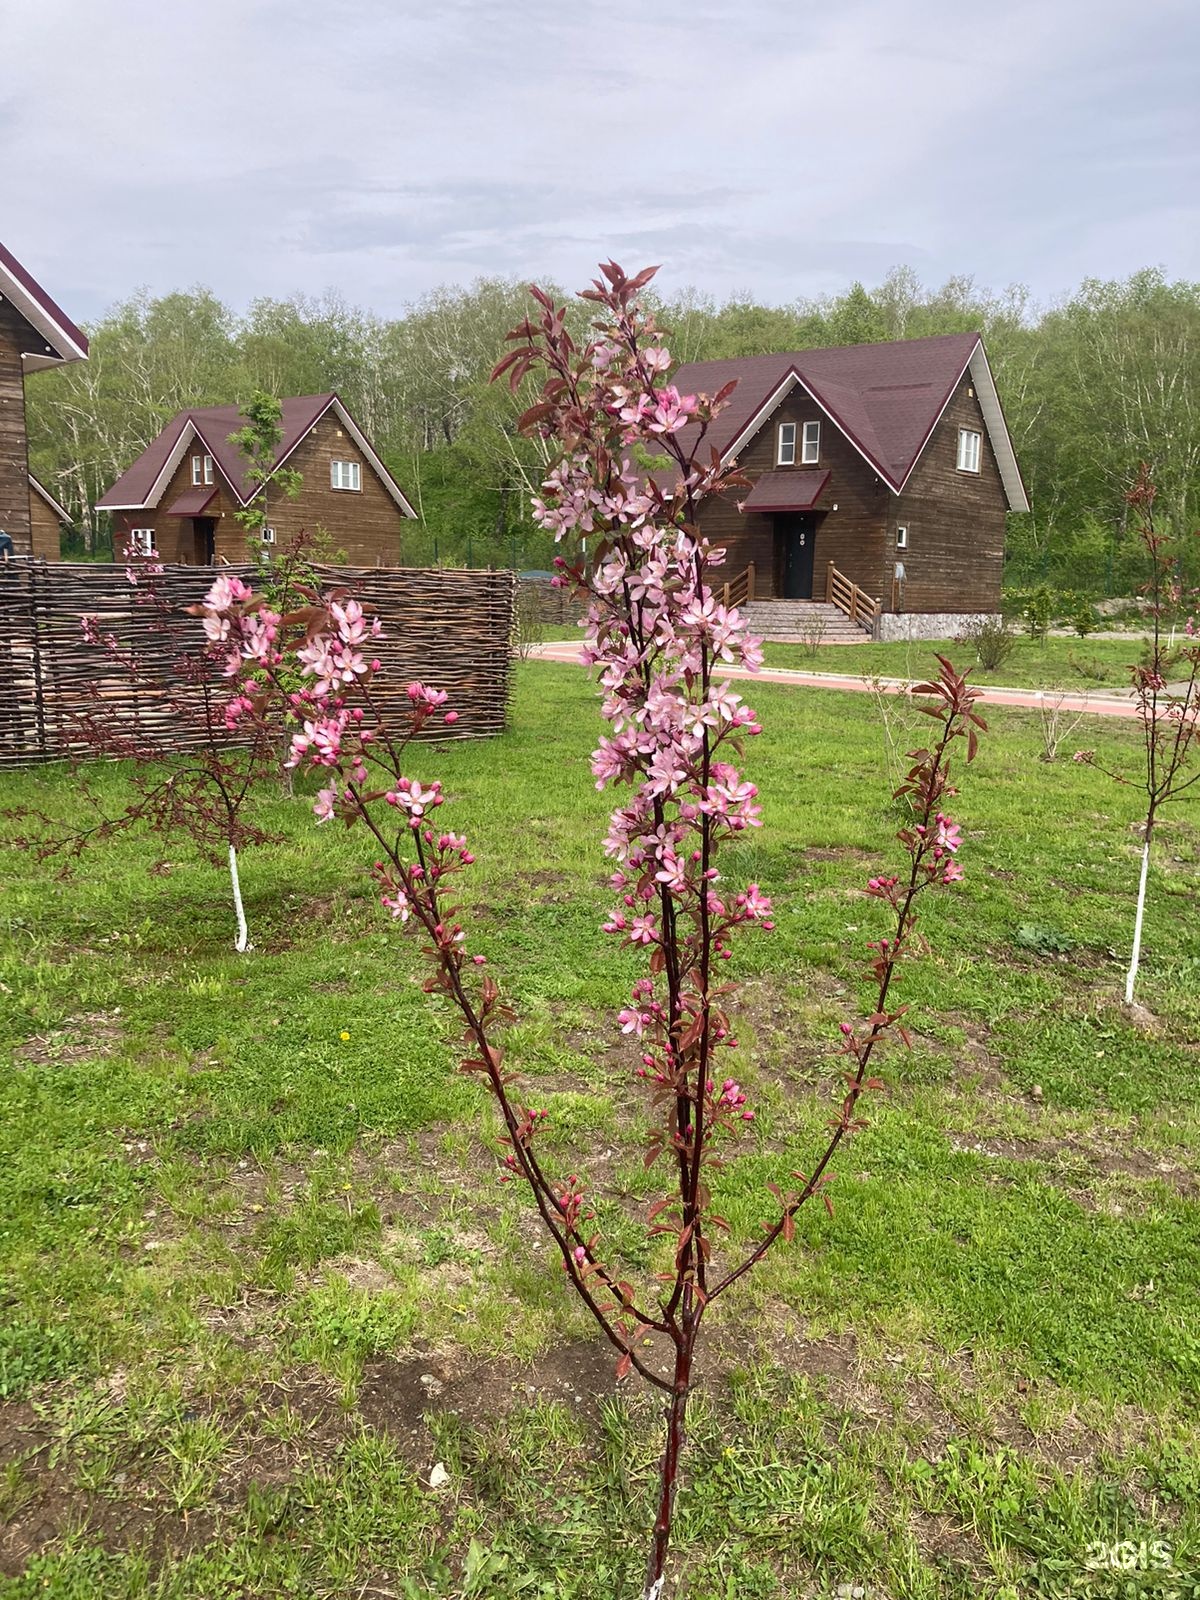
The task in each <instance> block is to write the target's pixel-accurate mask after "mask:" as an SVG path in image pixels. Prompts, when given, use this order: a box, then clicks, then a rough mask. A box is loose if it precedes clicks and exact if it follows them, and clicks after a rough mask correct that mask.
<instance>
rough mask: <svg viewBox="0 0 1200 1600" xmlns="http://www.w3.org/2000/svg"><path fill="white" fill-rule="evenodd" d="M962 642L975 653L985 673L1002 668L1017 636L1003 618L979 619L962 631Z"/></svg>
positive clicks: (1010, 653) (1015, 642) (1014, 647)
mask: <svg viewBox="0 0 1200 1600" xmlns="http://www.w3.org/2000/svg"><path fill="white" fill-rule="evenodd" d="M962 641H963V643H964V644H967V645H970V646H971V648H972V649H973V650H974V651H975V656H976V659H977V660H978V662H979V665H980V666H981V667H982V668H983V670H984V671H985V672H995V671H996V670H997V668H999V667H1002V666H1003V665H1004V663H1005V662H1006V661H1007V660H1008V658H1009V656H1010V655H1012V653H1013V651H1014V650H1015V649H1016V646H1017V636H1016V634H1015V633H1014V632H1013V630H1012V629H1011V628H1010V627H1009V625H1008V623H1007V622H1006V621H1005V620H1004V618H1003V617H980V618H979V619H978V620H977V621H975V622H969V623H968V624H967V626H966V627H965V628H964V629H963V632H962Z"/></svg>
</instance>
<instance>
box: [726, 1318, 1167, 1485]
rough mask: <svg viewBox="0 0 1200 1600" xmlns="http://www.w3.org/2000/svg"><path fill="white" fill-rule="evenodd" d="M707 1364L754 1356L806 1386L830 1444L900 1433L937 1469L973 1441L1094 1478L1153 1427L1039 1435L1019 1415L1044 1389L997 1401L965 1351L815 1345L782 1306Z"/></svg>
mask: <svg viewBox="0 0 1200 1600" xmlns="http://www.w3.org/2000/svg"><path fill="white" fill-rule="evenodd" d="M714 1331H715V1330H714ZM709 1357H710V1359H709V1360H708V1362H707V1363H706V1365H705V1368H704V1369H703V1370H704V1372H705V1374H706V1375H710V1376H715V1374H716V1372H720V1371H726V1372H727V1371H729V1370H731V1369H732V1368H733V1367H734V1366H736V1365H737V1364H738V1361H739V1360H740V1361H741V1362H742V1363H745V1362H746V1361H747V1360H748V1359H754V1358H755V1357H757V1358H759V1359H763V1358H765V1359H767V1360H769V1361H770V1362H771V1363H772V1364H773V1365H774V1366H776V1367H778V1368H780V1369H781V1370H783V1371H785V1372H790V1373H793V1374H796V1375H797V1376H803V1377H805V1378H807V1379H809V1380H810V1381H811V1382H812V1383H813V1386H814V1388H815V1389H816V1390H817V1391H818V1392H819V1393H820V1394H821V1395H822V1396H823V1398H824V1399H825V1400H826V1402H827V1403H828V1404H829V1405H830V1407H831V1408H833V1411H834V1413H835V1414H834V1415H832V1416H831V1417H830V1419H829V1422H828V1424H827V1426H828V1431H829V1435H830V1439H831V1442H832V1441H833V1440H835V1439H836V1435H837V1432H838V1429H839V1428H840V1426H841V1425H842V1424H843V1423H844V1422H846V1423H848V1424H849V1425H850V1427H852V1428H860V1429H867V1430H871V1431H875V1430H877V1429H879V1428H880V1427H881V1426H886V1427H898V1428H900V1429H902V1430H903V1431H904V1432H905V1433H907V1434H908V1435H909V1436H910V1437H911V1438H912V1440H913V1442H914V1447H915V1448H916V1449H917V1450H918V1451H919V1453H920V1454H921V1455H922V1456H924V1457H925V1458H926V1459H928V1460H937V1459H938V1458H939V1457H940V1456H941V1455H942V1453H943V1451H944V1450H945V1448H946V1445H947V1444H948V1442H949V1441H950V1440H951V1439H952V1438H955V1437H958V1438H962V1437H963V1436H964V1435H975V1436H980V1437H982V1439H983V1440H984V1442H985V1443H989V1444H992V1445H993V1446H995V1445H1007V1446H1009V1447H1010V1448H1011V1449H1014V1450H1020V1451H1022V1452H1023V1453H1025V1454H1029V1455H1032V1456H1034V1457H1036V1458H1037V1459H1038V1460H1040V1461H1041V1462H1043V1463H1044V1464H1045V1465H1046V1466H1048V1467H1053V1468H1056V1469H1058V1470H1061V1471H1063V1472H1067V1473H1070V1472H1073V1471H1075V1470H1077V1469H1083V1470H1089V1471H1090V1470H1095V1468H1096V1464H1097V1460H1098V1458H1099V1457H1100V1455H1101V1454H1102V1453H1107V1452H1112V1451H1124V1450H1127V1449H1129V1448H1131V1447H1132V1446H1133V1445H1134V1444H1136V1443H1140V1442H1143V1441H1144V1440H1145V1439H1146V1438H1147V1437H1149V1435H1150V1432H1151V1430H1152V1426H1153V1424H1152V1423H1151V1422H1150V1421H1149V1420H1148V1419H1147V1418H1146V1417H1145V1416H1144V1415H1143V1414H1142V1413H1140V1412H1138V1411H1137V1410H1135V1408H1133V1407H1132V1406H1125V1407H1122V1408H1120V1409H1119V1410H1118V1412H1117V1414H1116V1416H1115V1417H1114V1419H1113V1422H1112V1425H1111V1428H1109V1429H1108V1430H1106V1431H1105V1432H1104V1433H1103V1434H1101V1433H1098V1432H1096V1431H1095V1430H1094V1429H1092V1428H1090V1427H1089V1426H1088V1425H1087V1423H1086V1422H1085V1421H1084V1420H1083V1419H1082V1418H1081V1417H1080V1416H1079V1415H1078V1414H1077V1412H1076V1411H1074V1410H1070V1411H1068V1412H1066V1414H1065V1415H1064V1417H1063V1418H1062V1420H1061V1421H1060V1422H1059V1423H1058V1424H1057V1425H1056V1426H1055V1427H1054V1428H1052V1429H1051V1428H1047V1429H1045V1430H1043V1431H1041V1432H1039V1433H1037V1434H1035V1433H1033V1432H1032V1431H1031V1430H1030V1428H1029V1427H1028V1425H1027V1424H1026V1422H1025V1420H1024V1418H1023V1417H1022V1415H1021V1411H1022V1408H1023V1406H1024V1404H1025V1398H1026V1396H1028V1395H1029V1394H1030V1392H1031V1391H1033V1390H1037V1389H1038V1388H1039V1387H1041V1383H1040V1380H1036V1379H1028V1378H1025V1377H1022V1376H1020V1375H1018V1374H1014V1375H1013V1376H1012V1378H1011V1382H1010V1386H1009V1392H1008V1394H1007V1395H1004V1394H999V1395H998V1394H997V1392H996V1385H995V1382H994V1381H992V1382H988V1383H987V1384H986V1388H985V1386H984V1385H983V1383H981V1380H980V1378H979V1376H978V1374H977V1372H976V1363H975V1354H974V1351H973V1350H971V1349H970V1348H964V1349H962V1350H959V1351H956V1352H949V1353H948V1352H945V1351H941V1350H933V1349H929V1350H922V1349H918V1350H917V1351H916V1352H914V1351H913V1350H911V1349H908V1350H906V1351H905V1352H904V1353H903V1354H902V1353H899V1352H897V1353H896V1354H894V1355H891V1354H884V1355H883V1356H882V1357H880V1356H879V1355H872V1356H871V1357H870V1358H868V1357H867V1356H866V1355H865V1354H864V1352H863V1350H862V1348H861V1346H860V1344H859V1341H858V1340H857V1338H856V1337H855V1335H854V1334H853V1333H840V1334H824V1335H821V1336H819V1337H814V1336H812V1335H811V1334H810V1333H809V1332H808V1331H807V1330H806V1329H805V1327H804V1326H803V1323H797V1321H796V1319H795V1318H794V1316H793V1315H792V1313H791V1312H790V1310H789V1308H788V1307H786V1306H781V1305H780V1306H774V1307H768V1308H767V1309H766V1310H765V1311H763V1312H762V1313H761V1315H760V1317H759V1318H758V1320H757V1321H756V1322H755V1323H754V1325H753V1327H752V1328H751V1327H746V1326H741V1325H733V1326H731V1327H730V1328H729V1329H728V1330H725V1329H721V1330H720V1332H719V1333H718V1334H717V1336H716V1337H715V1338H714V1340H713V1342H712V1346H711V1347H710V1352H709ZM890 1368H894V1369H895V1371H894V1374H892V1373H891V1372H890V1371H889V1369H890ZM981 1390H983V1392H985V1393H986V1395H987V1405H986V1407H983V1406H981V1405H980V1403H979V1396H980V1393H981ZM981 1413H982V1414H985V1415H986V1417H987V1422H986V1425H984V1426H983V1427H982V1428H981V1427H980V1426H979V1424H978V1422H977V1420H975V1419H977V1418H978V1417H979V1415H980V1414H981Z"/></svg>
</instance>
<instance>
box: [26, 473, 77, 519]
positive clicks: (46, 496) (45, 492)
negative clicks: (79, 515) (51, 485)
mask: <svg viewBox="0 0 1200 1600" xmlns="http://www.w3.org/2000/svg"><path fill="white" fill-rule="evenodd" d="M29 487H30V488H31V489H32V490H33V492H34V494H36V495H37V496H38V498H39V499H41V500H44V501H45V502H46V504H47V505H48V506H49V507H50V509H51V511H53V513H54V515H55V516H56V517H57V518H58V520H59V521H60V522H68V523H69V522H70V520H71V513H70V512H69V511H68V510H67V508H66V506H60V505H59V503H58V501H57V500H56V499H55V498H54V496H53V495H52V494H51V493H50V491H49V489H47V488H46V486H45V484H43V483H39V482H38V480H37V479H36V478H35V477H34V475H33V473H32V472H31V473H30V474H29Z"/></svg>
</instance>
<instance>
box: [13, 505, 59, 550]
mask: <svg viewBox="0 0 1200 1600" xmlns="http://www.w3.org/2000/svg"><path fill="white" fill-rule="evenodd" d="M29 525H30V528H31V530H32V545H33V548H32V551H31V552H27V551H19V554H21V555H25V554H33V555H35V556H37V557H38V559H39V560H41V561H61V559H62V524H61V523H60V522H59V520H58V516H57V514H56V513H55V512H53V511H51V509H50V507H49V506H48V505H47V504H46V502H45V501H44V500H43V499H42V497H41V495H40V494H38V492H37V490H36V489H34V488H33V487H32V486H31V487H30V490H29Z"/></svg>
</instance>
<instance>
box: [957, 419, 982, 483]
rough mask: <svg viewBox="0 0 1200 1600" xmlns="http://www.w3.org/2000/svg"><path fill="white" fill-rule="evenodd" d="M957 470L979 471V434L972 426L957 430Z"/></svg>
mask: <svg viewBox="0 0 1200 1600" xmlns="http://www.w3.org/2000/svg"><path fill="white" fill-rule="evenodd" d="M958 470H959V471H960V472H978V471H979V435H978V434H977V433H976V432H975V430H974V428H960V429H959V430H958Z"/></svg>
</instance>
